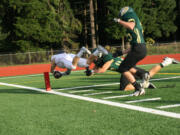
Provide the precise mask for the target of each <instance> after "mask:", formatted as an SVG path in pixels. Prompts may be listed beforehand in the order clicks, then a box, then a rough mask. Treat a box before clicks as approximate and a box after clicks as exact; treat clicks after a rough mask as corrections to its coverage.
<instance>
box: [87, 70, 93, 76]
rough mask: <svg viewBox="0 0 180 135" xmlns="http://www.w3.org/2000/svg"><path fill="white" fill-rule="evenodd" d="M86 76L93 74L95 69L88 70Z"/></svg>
mask: <svg viewBox="0 0 180 135" xmlns="http://www.w3.org/2000/svg"><path fill="white" fill-rule="evenodd" d="M85 73H86V76H91V75H92V74H93V70H86V71H85Z"/></svg>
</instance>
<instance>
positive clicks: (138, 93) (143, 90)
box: [132, 88, 146, 97]
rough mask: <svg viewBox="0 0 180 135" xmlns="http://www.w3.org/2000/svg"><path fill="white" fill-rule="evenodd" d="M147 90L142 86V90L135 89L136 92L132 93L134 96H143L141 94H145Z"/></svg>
mask: <svg viewBox="0 0 180 135" xmlns="http://www.w3.org/2000/svg"><path fill="white" fill-rule="evenodd" d="M145 93H146V92H145V89H144V88H141V89H140V90H135V92H134V93H133V94H132V96H136V97H137V96H141V95H144V94H145Z"/></svg>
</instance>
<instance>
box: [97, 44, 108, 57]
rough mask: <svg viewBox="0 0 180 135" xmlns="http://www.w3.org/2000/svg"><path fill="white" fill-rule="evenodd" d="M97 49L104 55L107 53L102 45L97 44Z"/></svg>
mask: <svg viewBox="0 0 180 135" xmlns="http://www.w3.org/2000/svg"><path fill="white" fill-rule="evenodd" d="M97 48H98V50H99V51H100V52H102V53H103V54H104V55H107V54H108V51H107V50H106V49H105V48H104V47H102V46H101V45H98V47H97Z"/></svg>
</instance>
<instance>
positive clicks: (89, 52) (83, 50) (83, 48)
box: [80, 46, 91, 54]
mask: <svg viewBox="0 0 180 135" xmlns="http://www.w3.org/2000/svg"><path fill="white" fill-rule="evenodd" d="M80 51H82V52H83V53H87V54H91V51H89V50H88V49H87V48H86V47H84V46H83V47H82V48H81V50H80Z"/></svg>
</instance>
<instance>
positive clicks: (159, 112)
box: [0, 82, 180, 119]
mask: <svg viewBox="0 0 180 135" xmlns="http://www.w3.org/2000/svg"><path fill="white" fill-rule="evenodd" d="M0 85H4V86H10V87H16V88H22V89H27V90H34V91H38V92H43V93H49V94H55V95H60V96H64V97H69V98H74V99H78V100H83V101H89V102H94V103H99V104H106V105H109V106H115V107H120V108H126V109H130V110H136V111H140V112H146V113H151V114H156V115H161V116H165V117H171V118H178V119H180V113H174V112H167V111H162V110H157V109H152V108H146V107H140V106H135V105H129V104H123V103H117V102H112V101H107V100H102V99H95V98H90V97H83V96H78V95H73V94H67V93H62V92H57V91H53V90H51V91H45V90H44V89H39V88H33V87H26V86H21V85H15V84H8V83H1V82H0Z"/></svg>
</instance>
